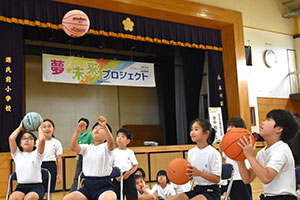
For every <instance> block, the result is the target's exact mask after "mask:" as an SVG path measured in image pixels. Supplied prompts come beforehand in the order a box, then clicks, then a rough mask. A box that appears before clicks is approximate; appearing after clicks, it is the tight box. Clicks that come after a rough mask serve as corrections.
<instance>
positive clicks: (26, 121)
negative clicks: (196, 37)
mask: <svg viewBox="0 0 300 200" xmlns="http://www.w3.org/2000/svg"><path fill="white" fill-rule="evenodd" d="M42 121H43V118H42V116H41V115H40V114H39V113H36V112H29V113H27V114H26V115H25V116H24V118H23V126H24V128H25V129H26V130H27V131H37V130H38V128H39V126H40V124H41V122H42Z"/></svg>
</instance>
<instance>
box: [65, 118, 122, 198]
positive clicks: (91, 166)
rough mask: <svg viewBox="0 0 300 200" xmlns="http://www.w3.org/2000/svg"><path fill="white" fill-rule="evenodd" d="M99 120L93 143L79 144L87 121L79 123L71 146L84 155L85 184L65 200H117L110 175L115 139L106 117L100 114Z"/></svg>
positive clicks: (93, 131)
mask: <svg viewBox="0 0 300 200" xmlns="http://www.w3.org/2000/svg"><path fill="white" fill-rule="evenodd" d="M97 121H98V122H97V123H96V124H95V125H94V126H93V130H92V136H93V139H94V142H93V143H92V144H81V145H78V144H77V138H78V135H79V133H80V132H82V131H83V129H85V127H86V123H85V122H84V121H80V122H79V123H78V125H77V128H76V130H75V132H74V135H73V137H72V139H71V144H70V148H71V149H72V150H73V151H74V152H75V153H79V154H81V155H82V157H83V163H82V172H83V174H84V176H85V179H84V182H83V185H84V186H83V188H80V190H79V191H74V192H71V193H69V194H67V195H66V196H64V198H63V200H73V199H82V200H116V198H117V197H116V194H115V193H114V191H113V187H112V182H111V177H110V174H111V172H112V160H111V159H112V150H113V149H114V148H115V144H114V139H113V137H112V135H111V131H110V130H109V129H110V128H109V125H108V124H107V123H106V118H105V117H103V116H100V117H99V118H98V119H97ZM105 141H106V142H105Z"/></svg>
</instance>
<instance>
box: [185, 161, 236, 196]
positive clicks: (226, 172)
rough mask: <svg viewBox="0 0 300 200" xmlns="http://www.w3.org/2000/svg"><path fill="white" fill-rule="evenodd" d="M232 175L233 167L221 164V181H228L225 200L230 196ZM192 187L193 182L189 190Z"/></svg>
mask: <svg viewBox="0 0 300 200" xmlns="http://www.w3.org/2000/svg"><path fill="white" fill-rule="evenodd" d="M233 174H234V168H233V165H232V164H228V163H223V164H222V172H221V179H222V180H228V179H229V183H228V187H227V191H226V196H225V200H228V199H229V194H230V190H231V187H232V183H233ZM193 186H194V181H192V184H191V190H192V189H193Z"/></svg>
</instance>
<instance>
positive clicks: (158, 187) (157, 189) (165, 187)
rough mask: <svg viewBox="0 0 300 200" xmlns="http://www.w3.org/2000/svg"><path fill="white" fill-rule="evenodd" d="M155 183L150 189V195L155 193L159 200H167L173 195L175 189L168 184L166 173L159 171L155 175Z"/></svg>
mask: <svg viewBox="0 0 300 200" xmlns="http://www.w3.org/2000/svg"><path fill="white" fill-rule="evenodd" d="M156 181H157V183H156V184H155V185H154V186H153V187H152V189H151V191H152V193H156V194H157V197H158V199H159V200H164V199H167V197H168V196H171V195H175V194H176V192H175V189H174V187H173V186H172V185H171V184H170V181H169V178H168V176H167V172H166V171H165V170H160V171H158V172H157V175H156Z"/></svg>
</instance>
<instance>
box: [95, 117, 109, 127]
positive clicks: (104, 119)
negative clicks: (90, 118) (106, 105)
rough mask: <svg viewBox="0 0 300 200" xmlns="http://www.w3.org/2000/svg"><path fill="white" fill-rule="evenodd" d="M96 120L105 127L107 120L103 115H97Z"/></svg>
mask: <svg viewBox="0 0 300 200" xmlns="http://www.w3.org/2000/svg"><path fill="white" fill-rule="evenodd" d="M97 121H98V123H99V125H100V126H101V127H106V122H107V120H106V118H105V117H103V116H99V117H98V119H97Z"/></svg>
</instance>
